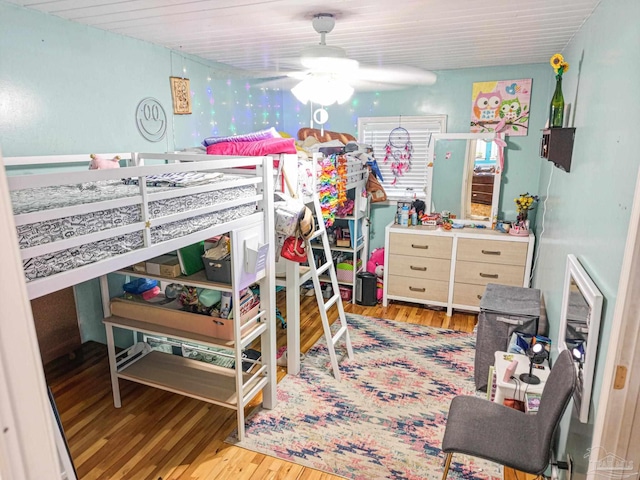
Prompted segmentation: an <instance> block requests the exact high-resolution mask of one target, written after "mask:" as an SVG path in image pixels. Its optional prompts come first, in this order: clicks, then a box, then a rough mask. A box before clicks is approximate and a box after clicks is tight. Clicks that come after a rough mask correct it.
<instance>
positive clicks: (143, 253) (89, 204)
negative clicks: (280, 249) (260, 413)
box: [4, 152, 276, 439]
mask: <svg viewBox="0 0 640 480" xmlns="http://www.w3.org/2000/svg"><path fill="white" fill-rule="evenodd" d="M104 156H105V157H106V156H111V154H109V155H104ZM119 156H121V157H122V158H127V159H128V161H127V163H128V166H125V167H122V168H112V169H107V170H84V171H78V170H77V169H74V168H73V165H74V164H77V163H84V165H87V164H88V159H89V156H88V155H75V156H46V157H13V158H5V159H4V165H5V169H6V170H7V172H8V177H7V180H8V186H9V193H10V197H11V202H12V205H13V211H14V220H15V225H16V228H17V238H18V243H19V247H20V255H21V257H22V263H23V267H24V271H25V282H26V287H27V292H28V296H29V299H34V298H38V297H41V296H44V295H47V294H48V293H52V292H54V291H57V290H60V289H63V288H66V287H70V286H73V285H76V284H78V283H81V282H84V281H87V280H91V279H94V278H98V277H100V278H101V290H102V295H103V299H102V303H103V308H104V315H105V320H104V324H105V327H106V331H107V347H108V353H109V361H110V367H111V378H112V386H113V394H114V404H115V406H116V407H119V406H120V392H119V386H118V379H119V378H126V379H129V380H133V381H137V382H139V383H143V384H146V385H150V386H154V387H157V388H162V389H164V390H169V391H172V392H175V393H179V394H183V395H187V396H191V397H194V398H198V399H200V400H203V401H208V402H210V403H214V404H217V405H222V406H225V407H227V408H232V409H235V410H236V412H237V417H238V437H239V438H240V439H241V438H242V436H243V435H244V407H245V405H247V403H248V402H249V401H250V400H251V399H252V398H253V397H254V396H255V395H256V394H257V393H259V392H260V391H262V393H263V406H264V407H265V408H273V406H275V404H276V395H275V391H276V374H275V371H276V369H275V345H276V341H275V293H274V292H275V284H274V265H273V252H272V251H271V252H269V253H268V254H267V257H266V261H264V263H263V264H262V265H261V266H262V269H261V270H260V269H255V254H256V250H255V248H257V246H260V245H262V246H263V245H264V244H265V243H269V242H270V239H272V238H274V233H273V225H274V221H273V165H272V159H271V158H270V157H267V156H261V157H227V158H211V159H207V160H205V161H202V162H197V163H193V162H190V161H188V160H189V159H190V157H191V155H189V154H182V155H180V154H155V153H135V152H134V153H130V154H119ZM150 163H155V164H153V165H151V164H150ZM44 165H46V167H47V173H40V174H38V173H35V174H33V173H32V172H31V171H29V170H32V171H37V168H36V167H38V166H40V167H42V166H44ZM70 165H71V167H69V166H70ZM69 168H70V169H69ZM85 168H86V167H85ZM25 170H26V171H27V174H21V173H24V171H25ZM226 233H229V234H230V236H231V252H232V282H231V285H227V286H226V287H222V288H221V289H223V290H224V291H227V292H230V293H231V295H232V296H233V300H234V304H233V309H234V314H233V318H238V319H240V318H241V316H242V315H241V311H240V303H241V302H240V291H241V290H244V289H246V288H247V287H249V286H250V285H251V284H252V283H258V284H259V286H260V308H259V312H258V313H256V314H255V315H253V314H252V315H251V318H249V320H248V321H247V322H244V320H243V322H242V325H241V322H240V321H238V322H233V328H232V335H231V336H230V337H229V338H226V339H224V341H219V339H217V338H216V337H215V335H213V336H212V335H202V334H201V333H197V332H196V331H195V330H193V329H191V327H189V326H186V324H181V323H179V322H177V321H176V323H175V325H174V324H171V325H166V324H165V325H161V324H158V323H157V322H156V321H155V319H153V318H151V317H152V316H151V315H149V316H145V317H144V318H142V319H141V318H135V317H134V316H132V317H130V318H129V317H127V318H122V317H118V316H116V315H112V314H111V310H110V298H109V291H108V287H107V285H108V282H107V281H106V276H107V275H108V274H109V273H119V274H122V275H127V276H133V277H135V276H144V277H149V275H146V274H144V275H136V273H135V272H133V271H132V270H130V269H129V268H128V267H130V266H132V265H134V264H136V263H139V262H143V261H145V260H148V259H151V258H154V257H157V256H159V255H162V254H166V253H168V252H172V251H175V250H178V249H180V248H182V247H186V246H189V245H193V244H195V243H198V242H200V241H203V240H205V239H207V238H210V237H213V236H216V235H222V234H226ZM249 250H251V251H249ZM262 251H263V252H264V249H263V250H262ZM248 257H253V260H252V261H253V262H254V270H251V268H248V267H247V265H248V264H249V263H251V261H249V260H248ZM158 280H160V281H162V280H165V281H167V282H182V283H184V284H185V285H190V286H196V287H197V286H199V287H203V288H212V289H215V288H216V285H215V284H213V282H207V281H206V279H205V278H204V276H203V278H202V279H200V278H195V279H194V278H189V277H185V278H183V277H178V278H158ZM194 316H196V317H200V319H202V321H205V322H206V321H207V320H206V319H207V318H210V317H207V316H203V315H197V314H194ZM176 317H177V315H176ZM200 319H198V320H200ZM198 320H196V321H198ZM214 323H215V322H214ZM114 327H115V328H124V329H127V330H131V331H134V332H138V333H139V334H147V333H153V334H156V335H161V336H164V337H170V338H175V339H178V340H184V341H189V340H193V341H195V342H196V343H200V344H203V345H205V346H206V347H212V346H214V347H225V348H229V349H230V350H231V351H233V352H234V353H233V354H229V356H230V357H231V358H232V359H234V361H235V365H238V366H239V365H242V364H243V361H242V358H243V357H242V349H244V348H247V347H248V346H249V345H250V344H252V342H254V341H255V340H257V339H259V340H260V347H261V353H262V360H261V361H260V366H259V368H258V369H257V371H256V372H255V373H252V374H251V375H247V374H246V373H245V372H243V369H242V368H235V373H233V371H232V370H228V369H220V368H218V367H216V366H206V367H203V366H202V365H198V364H195V363H194V362H196V360H190V359H184V358H182V357H180V359H173V358H171V355H166V354H162V355H161V356H160V357H159V356H158V352H155V351H154V352H146V351H144V352H140V350H139V348H138V347H137V346H136V345H135V344H134V345H133V346H132V347H130V348H129V349H126V350H124V351H122V352H120V353H117V354H116V349H115V345H114V340H113V328H114ZM198 328H200V327H198ZM138 333H136V335H138ZM159 358H161V360H160V361H158V359H159ZM194 367H195V368H194ZM162 370H165V374H163V373H162ZM193 372H205V374H204V375H201V376H200V377H198V378H200V380H201V381H199V382H196V383H197V384H198V385H195V384H188V383H187V384H184V382H183V383H180V379H181V378H188V377H189V376H190V375H193Z"/></svg>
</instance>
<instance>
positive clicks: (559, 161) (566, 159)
mask: <svg viewBox="0 0 640 480" xmlns="http://www.w3.org/2000/svg"><path fill="white" fill-rule="evenodd" d="M575 133H576V129H575V128H557V127H556V128H547V129H544V130H542V140H541V141H540V156H541V157H542V158H546V159H547V160H549V161H550V162H553V164H554V165H555V166H556V167H558V168H560V169H561V170H564V171H565V172H569V171H571V156H572V154H573V139H574V136H575Z"/></svg>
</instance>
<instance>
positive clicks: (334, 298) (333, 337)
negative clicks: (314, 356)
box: [306, 195, 355, 381]
mask: <svg viewBox="0 0 640 480" xmlns="http://www.w3.org/2000/svg"><path fill="white" fill-rule="evenodd" d="M313 207H314V212H315V218H316V222H317V224H318V225H317V229H316V231H315V232H314V233H313V235H312V236H311V237H310V238H309V239H308V240H307V242H306V243H307V244H306V248H307V261H308V263H309V268H310V271H311V279H312V280H313V290H314V292H315V295H316V300H317V302H318V309H319V310H320V317H321V318H322V328H323V330H324V337H325V339H326V341H327V349H328V350H329V356H330V357H331V366H332V368H333V376H334V377H335V378H336V380H338V381H340V369H339V366H338V356H337V355H336V344H337V343H338V342H339V341H340V339H342V338H344V343H345V346H346V347H347V357H348V358H349V359H352V358H353V348H352V347H351V338H350V337H349V329H348V326H347V317H346V315H345V313H344V306H343V305H342V297H341V296H340V285H339V284H338V277H337V275H336V268H335V265H334V262H333V256H332V254H331V249H330V246H329V237H328V236H327V229H326V227H325V225H324V221H323V220H322V209H321V207H320V201H319V200H318V195H314V197H313ZM316 239H320V241H321V243H322V249H323V251H324V258H325V262H324V263H323V264H322V265H320V266H318V265H316V260H315V257H314V255H313V248H312V247H311V245H310V242H311V241H313V240H316ZM327 273H328V275H329V277H330V279H331V289H332V295H331V298H329V299H328V300H327V301H326V302H325V299H324V297H323V295H322V290H321V289H320V278H319V277H320V275H322V274H327ZM354 288H355V285H354ZM331 307H336V308H337V309H338V319H339V321H340V326H339V328H338V331H337V332H336V333H335V334H333V333H332V332H331V326H330V325H329V317H328V316H327V312H328V311H329V309H330V308H331Z"/></svg>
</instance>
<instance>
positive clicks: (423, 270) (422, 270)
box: [409, 265, 427, 272]
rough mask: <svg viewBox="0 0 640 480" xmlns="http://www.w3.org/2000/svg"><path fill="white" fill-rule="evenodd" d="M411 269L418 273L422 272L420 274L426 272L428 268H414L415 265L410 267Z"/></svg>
mask: <svg viewBox="0 0 640 480" xmlns="http://www.w3.org/2000/svg"><path fill="white" fill-rule="evenodd" d="M409 268H410V269H411V270H418V271H420V272H426V271H427V267H415V266H413V265H409Z"/></svg>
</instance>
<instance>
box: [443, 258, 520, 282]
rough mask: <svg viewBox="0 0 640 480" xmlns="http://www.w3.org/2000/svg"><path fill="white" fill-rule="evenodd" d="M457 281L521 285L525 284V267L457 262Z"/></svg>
mask: <svg viewBox="0 0 640 480" xmlns="http://www.w3.org/2000/svg"><path fill="white" fill-rule="evenodd" d="M455 282H456V283H472V284H474V285H486V284H487V283H499V284H501V285H513V286H515V287H521V286H522V285H523V284H524V267H521V266H518V265H498V264H494V263H481V262H463V261H458V262H456V274H455Z"/></svg>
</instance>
